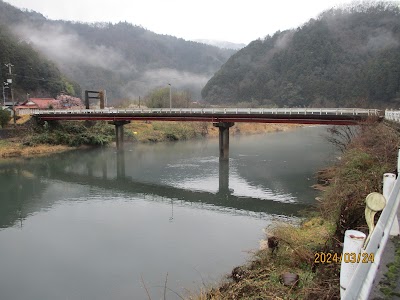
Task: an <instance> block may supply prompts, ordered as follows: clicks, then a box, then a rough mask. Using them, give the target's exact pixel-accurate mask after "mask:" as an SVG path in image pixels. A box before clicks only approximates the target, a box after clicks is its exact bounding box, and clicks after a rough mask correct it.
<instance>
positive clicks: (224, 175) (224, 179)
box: [218, 160, 230, 195]
mask: <svg viewBox="0 0 400 300" xmlns="http://www.w3.org/2000/svg"><path fill="white" fill-rule="evenodd" d="M218 193H219V194H223V195H229V194H230V190H229V161H228V160H221V161H220V162H219V186H218Z"/></svg>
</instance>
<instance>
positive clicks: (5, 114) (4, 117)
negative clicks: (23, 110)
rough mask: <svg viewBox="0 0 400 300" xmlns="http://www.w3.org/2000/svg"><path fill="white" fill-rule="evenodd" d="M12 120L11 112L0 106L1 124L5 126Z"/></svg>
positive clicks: (2, 126)
mask: <svg viewBox="0 0 400 300" xmlns="http://www.w3.org/2000/svg"><path fill="white" fill-rule="evenodd" d="M10 120H11V113H10V112H9V111H8V110H5V109H2V108H0V126H1V128H4V127H5V126H6V125H7V124H8V122H10Z"/></svg>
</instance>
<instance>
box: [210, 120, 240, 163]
mask: <svg viewBox="0 0 400 300" xmlns="http://www.w3.org/2000/svg"><path fill="white" fill-rule="evenodd" d="M213 125H214V126H215V127H218V128H219V159H220V160H228V159H229V128H230V127H232V126H233V125H235V123H233V122H218V123H214V124H213Z"/></svg>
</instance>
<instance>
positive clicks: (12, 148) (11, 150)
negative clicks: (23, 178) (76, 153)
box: [0, 141, 74, 158]
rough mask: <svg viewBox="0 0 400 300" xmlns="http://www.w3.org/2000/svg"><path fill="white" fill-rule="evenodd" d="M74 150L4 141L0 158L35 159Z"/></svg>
mask: <svg viewBox="0 0 400 300" xmlns="http://www.w3.org/2000/svg"><path fill="white" fill-rule="evenodd" d="M72 149H74V148H71V147H68V146H64V145H37V146H34V147H27V146H23V145H22V144H21V143H15V142H9V141H2V142H1V143H0V157H1V158H13V157H34V156H42V155H48V154H52V153H59V152H64V151H69V150H72Z"/></svg>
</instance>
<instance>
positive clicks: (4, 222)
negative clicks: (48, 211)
mask: <svg viewBox="0 0 400 300" xmlns="http://www.w3.org/2000/svg"><path fill="white" fill-rule="evenodd" d="M0 186H1V188H0V228H4V227H9V226H12V225H14V224H16V223H17V222H20V223H21V226H22V221H23V220H24V219H25V218H26V217H27V216H28V215H29V214H30V213H32V212H34V211H36V209H35V208H34V207H35V206H36V205H37V203H33V202H36V201H37V199H40V198H41V197H40V196H41V194H42V193H43V191H44V189H45V187H46V184H44V183H42V182H41V181H40V179H38V178H37V177H35V175H33V173H31V172H28V171H26V170H23V169H22V168H21V166H18V165H17V166H16V167H5V168H0ZM39 206H41V205H40V204H39Z"/></svg>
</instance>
